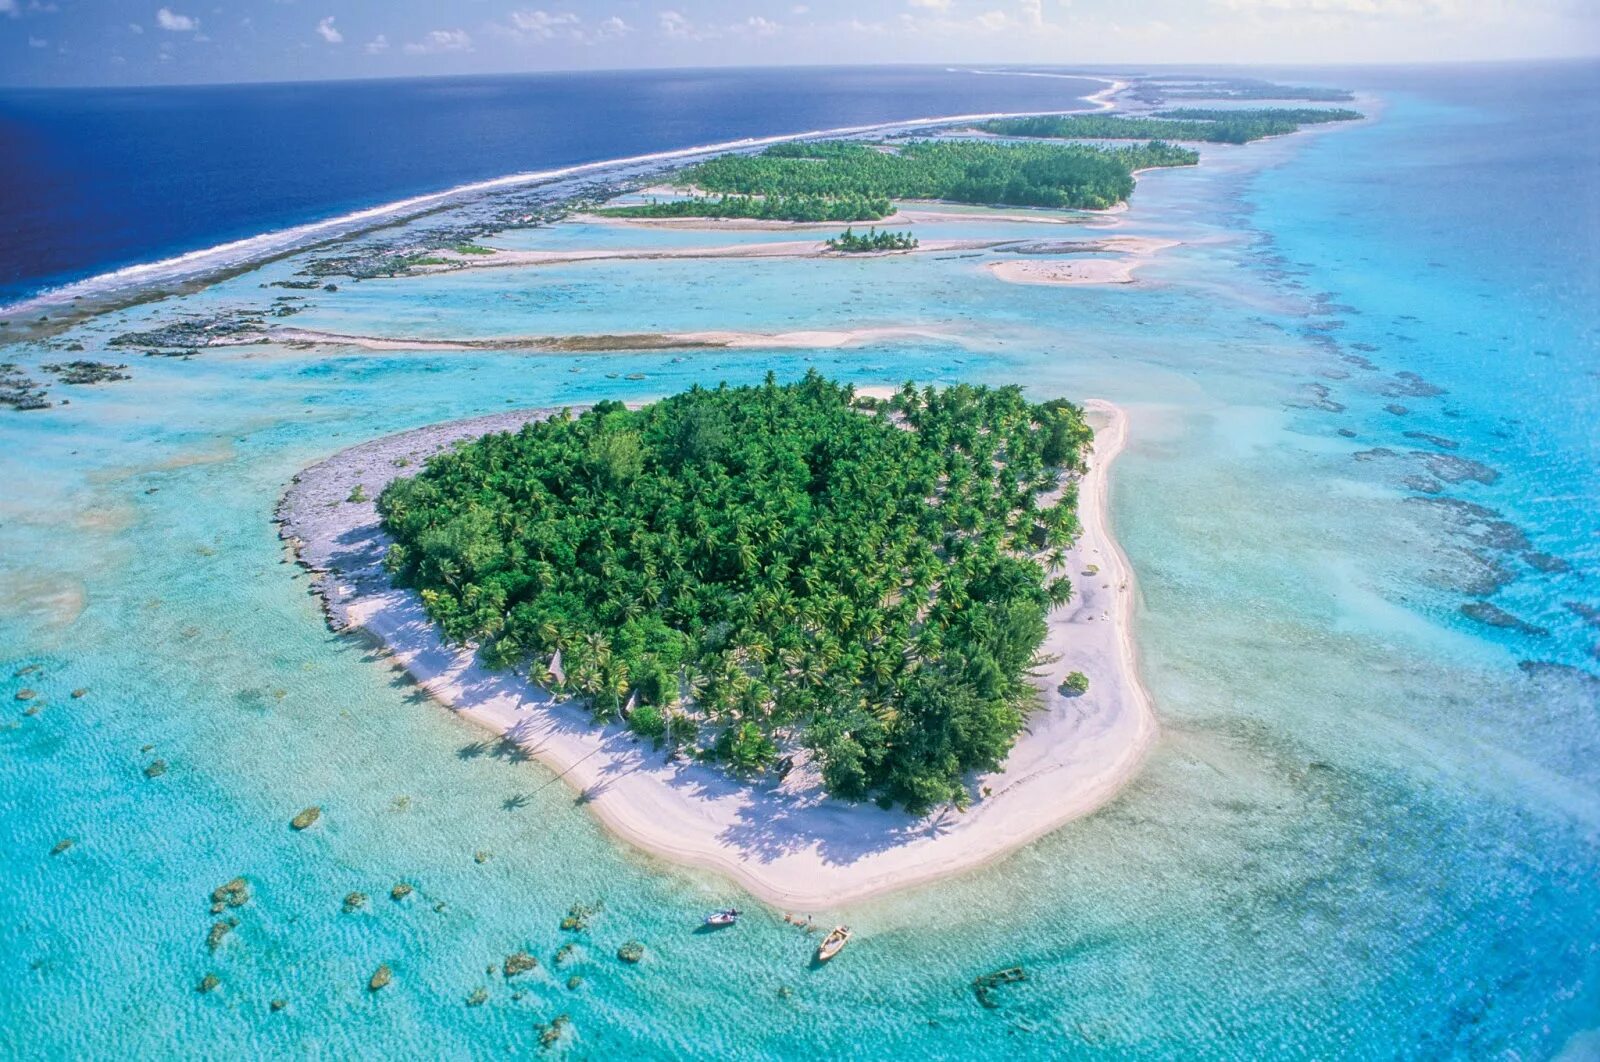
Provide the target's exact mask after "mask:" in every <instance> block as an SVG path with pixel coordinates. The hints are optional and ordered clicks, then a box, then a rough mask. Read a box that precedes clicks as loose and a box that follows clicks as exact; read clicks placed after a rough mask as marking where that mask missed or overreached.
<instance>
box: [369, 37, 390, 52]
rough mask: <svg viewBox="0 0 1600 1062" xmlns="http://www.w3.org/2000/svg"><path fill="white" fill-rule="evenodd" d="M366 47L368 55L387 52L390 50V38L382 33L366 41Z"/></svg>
mask: <svg viewBox="0 0 1600 1062" xmlns="http://www.w3.org/2000/svg"><path fill="white" fill-rule="evenodd" d="M366 49H367V54H368V55H377V54H378V53H380V52H386V51H388V50H389V38H388V37H385V36H384V35H383V34H381V33H380V34H378V35H377V36H376V37H374V38H372V39H371V40H370V41H368V42H367V43H366Z"/></svg>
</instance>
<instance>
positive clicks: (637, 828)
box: [279, 401, 1156, 912]
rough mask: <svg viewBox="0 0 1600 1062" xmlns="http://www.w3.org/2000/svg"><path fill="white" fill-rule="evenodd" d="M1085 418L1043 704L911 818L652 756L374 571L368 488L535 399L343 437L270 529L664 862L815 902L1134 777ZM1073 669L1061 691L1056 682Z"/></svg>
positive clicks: (356, 624) (1120, 651)
mask: <svg viewBox="0 0 1600 1062" xmlns="http://www.w3.org/2000/svg"><path fill="white" fill-rule="evenodd" d="M1088 409H1089V413H1090V418H1091V423H1092V424H1093V425H1094V427H1095V430H1096V437H1095V444H1094V451H1093V454H1092V456H1091V459H1090V462H1089V466H1090V470H1089V472H1088V474H1087V475H1086V476H1085V477H1084V480H1083V482H1082V484H1081V485H1080V493H1079V497H1080V518H1081V521H1082V524H1083V529H1084V530H1083V534H1082V536H1081V538H1080V540H1079V542H1078V543H1077V545H1076V546H1075V547H1074V549H1073V550H1072V551H1071V553H1070V556H1069V559H1068V567H1067V570H1068V571H1069V572H1070V573H1072V576H1073V580H1074V583H1075V590H1076V593H1075V596H1074V599H1073V601H1072V602H1071V603H1070V604H1068V605H1066V606H1064V607H1062V608H1060V609H1058V610H1056V611H1055V612H1054V613H1053V614H1052V616H1051V619H1050V625H1049V632H1048V635H1047V638H1046V642H1045V644H1044V646H1043V647H1042V650H1041V652H1043V653H1045V654H1049V655H1052V656H1055V657H1057V658H1058V659H1056V660H1055V661H1054V662H1053V663H1051V664H1050V666H1049V667H1048V668H1047V669H1046V670H1047V675H1046V677H1044V678H1041V680H1040V683H1041V691H1042V707H1041V709H1040V710H1039V711H1038V712H1037V713H1036V714H1035V715H1033V716H1032V717H1031V718H1030V720H1029V723H1028V725H1027V727H1026V729H1025V730H1024V732H1023V733H1022V734H1021V735H1019V737H1018V740H1017V743H1016V745H1015V747H1014V748H1013V749H1012V751H1011V753H1010V755H1009V756H1008V757H1007V759H1006V761H1005V763H1004V764H1003V766H1002V769H1001V770H999V771H996V772H994V773H992V774H989V775H987V776H984V777H981V778H979V779H978V784H979V785H980V786H981V787H982V789H983V791H984V792H985V795H984V796H983V797H982V799H980V800H978V801H977V802H976V803H975V804H974V805H973V806H972V807H971V808H970V809H969V810H967V811H966V812H957V811H955V810H953V809H943V810H940V811H937V812H935V813H933V814H931V815H928V816H926V817H923V818H913V817H911V816H909V815H907V814H905V813H903V812H901V811H898V810H894V811H884V810H881V809H879V808H878V807H876V806H875V805H871V804H863V805H852V804H846V803H843V802H840V801H836V800H832V799H829V798H827V797H825V796H824V795H823V794H822V792H821V790H820V787H819V785H818V784H817V779H816V776H815V773H814V772H813V771H809V770H806V769H804V768H803V767H802V768H797V769H796V770H794V771H792V772H790V774H789V776H788V778H787V780H786V781H785V782H784V783H782V784H777V783H770V782H767V783H759V784H747V783H743V782H739V781H736V780H734V779H732V778H730V777H729V776H727V775H726V774H724V773H723V772H721V771H720V770H718V769H715V768H712V767H707V766H702V765H697V764H693V763H689V762H677V763H668V762H666V761H665V759H664V757H663V756H662V755H661V754H659V753H656V752H653V751H652V750H651V748H650V746H649V745H647V744H641V743H639V742H638V741H637V740H636V739H635V738H634V737H633V736H632V735H631V734H629V733H628V732H627V731H626V730H624V729H622V728H620V727H618V726H610V727H606V728H604V729H601V728H598V727H596V726H595V725H594V724H593V721H592V719H591V717H590V716H589V714H588V712H587V711H585V710H584V709H583V708H582V707H581V706H579V705H576V704H572V703H557V702H554V701H552V699H551V697H550V696H549V695H548V694H546V693H545V692H544V691H542V690H540V689H539V688H537V687H535V686H533V685H531V684H529V683H528V682H526V681H524V680H523V679H522V678H520V677H519V676H517V675H515V674H512V673H507V672H491V671H488V670H486V669H484V668H482V667H480V666H479V665H478V664H477V663H476V662H475V660H474V658H473V654H472V653H471V652H470V651H469V650H467V649H463V648H458V647H455V646H450V645H447V644H445V643H444V642H443V641H442V640H441V638H440V636H439V634H438V632H437V630H436V628H435V626H434V624H433V623H432V622H431V621H430V620H429V619H428V617H427V616H426V614H425V613H424V612H423V609H422V606H421V603H420V601H419V600H418V598H417V597H416V595H415V594H413V593H412V592H410V591H407V590H400V589H395V588H393V587H391V586H390V585H389V580H388V578H387V576H386V575H385V574H384V572H383V570H382V564H381V562H382V557H383V553H384V549H385V548H386V545H387V541H386V538H385V536H384V535H383V533H382V531H381V529H380V528H379V525H378V517H377V513H376V510H375V508H374V506H373V504H372V502H370V501H363V502H350V501H347V500H346V499H347V498H348V497H349V496H350V494H351V492H352V490H353V488H354V487H355V486H356V485H357V484H360V485H361V486H362V487H363V488H364V490H365V492H366V494H367V495H368V496H369V497H375V496H376V495H377V494H378V493H379V491H380V490H381V489H382V488H383V486H384V485H385V484H386V483H388V482H389V481H390V480H391V479H393V478H394V477H395V476H396V475H397V474H403V470H402V469H401V468H400V467H397V465H396V463H395V462H396V461H397V460H398V459H401V458H405V459H407V461H408V462H409V463H408V464H407V465H406V466H405V467H406V468H407V469H409V470H410V471H411V472H415V471H416V470H417V469H418V467H419V466H420V464H421V461H422V459H424V458H426V457H427V456H428V455H429V454H432V453H436V452H438V451H439V450H441V449H443V448H445V447H447V446H449V445H451V444H452V443H454V442H456V441H458V440H462V439H468V438H474V437H476V436H478V435H481V434H483V433H485V432H489V431H499V430H514V429H515V428H517V427H519V426H520V425H522V424H523V423H526V422H527V421H529V420H531V419H534V418H536V417H539V416H541V415H548V413H549V412H550V411H548V410H545V411H537V410H535V411H521V412H515V413H505V414H496V415H493V416H489V417H481V418H476V419H473V420H467V421H457V422H454V423H450V424H443V425H436V426H433V427H428V428H422V429H418V430H416V431H412V432H406V433H403V434H400V435H395V436H390V437H387V438H383V439H377V440H374V441H372V442H368V443H364V444H361V445H359V446H355V447H352V448H350V449H348V450H344V451H342V452H340V453H338V454H335V455H334V456H333V457H331V458H329V459H328V460H326V461H323V462H321V463H320V464H316V465H313V466H311V467H309V468H307V469H305V470H304V471H302V472H301V473H300V474H299V475H298V476H296V477H295V482H294V484H293V486H292V487H291V488H290V489H289V491H288V492H287V493H286V495H285V496H284V499H283V502H282V504H281V506H280V509H279V518H280V521H281V523H282V534H283V536H284V537H285V538H286V539H287V540H288V541H290V542H291V544H292V545H293V547H294V549H295V551H296V553H297V555H298V557H299V559H300V560H301V562H302V563H303V564H305V565H306V566H307V567H309V568H310V569H311V570H312V571H313V572H315V573H316V582H317V586H318V588H319V590H320V592H321V593H322V595H323V598H324V602H325V605H326V609H327V613H328V618H329V622H330V623H331V624H332V625H333V626H335V627H336V628H340V629H343V628H360V629H362V630H365V631H366V632H368V633H369V634H371V635H372V636H374V637H375V638H377V639H378V640H380V641H381V642H382V643H383V644H384V645H385V646H386V647H387V649H388V651H389V652H390V653H391V654H392V657H393V659H394V661H395V662H396V663H397V664H398V665H400V666H402V667H404V668H405V669H406V670H408V671H409V672H410V673H411V675H412V676H414V677H415V679H416V680H417V681H418V682H419V683H420V684H421V685H422V686H423V687H424V688H425V689H427V690H428V692H429V693H431V694H432V695H433V696H434V697H435V698H437V699H438V700H439V701H440V702H441V703H443V704H444V705H446V706H448V707H449V708H451V709H452V710H454V711H455V712H457V713H459V714H460V715H461V716H462V717H463V718H465V719H468V720H471V721H472V722H474V723H477V724H479V725H481V726H483V727H485V728H487V729H488V730H490V731H492V732H494V733H497V734H500V735H503V736H504V737H505V738H506V739H507V740H510V741H514V742H516V743H517V744H519V745H521V746H522V747H523V748H525V749H526V750H527V751H528V752H529V753H530V754H531V755H532V756H535V757H537V758H538V759H539V760H540V761H541V762H542V763H543V764H544V765H545V766H546V767H548V768H549V769H550V770H551V771H553V772H555V773H556V774H557V775H558V776H560V777H561V779H562V780H563V781H564V782H566V783H567V784H568V785H569V786H570V787H571V788H572V789H573V791H574V793H575V794H576V795H577V798H578V799H579V800H581V802H582V803H583V805H584V806H585V807H587V808H588V809H589V810H590V811H592V812H593V813H594V815H595V816H596V817H597V818H598V819H599V821H600V822H601V823H603V824H604V825H605V826H606V827H607V828H608V829H609V830H610V831H611V832H612V833H613V834H615V835H616V836H617V837H619V838H621V839H623V840H625V841H627V842H628V843H630V844H632V845H635V846H637V847H638V848H639V849H641V850H643V851H645V852H648V853H650V854H652V855H655V856H658V857H660V858H662V859H665V860H667V861H670V862H673V863H679V864H686V865H690V866H694V867H699V868H704V869H707V870H711V871H715V872H717V873H720V874H723V875H726V876H727V877H729V878H731V879H732V880H733V881H735V882H737V883H738V884H739V885H741V886H742V887H744V888H745V889H747V890H748V891H749V892H751V893H752V894H753V895H755V896H756V897H758V898H760V899H762V900H764V901H766V902H768V903H770V904H772V905H774V906H777V907H781V908H785V909H787V910H791V911H812V912H815V911H822V910H826V909H831V908H836V907H838V906H840V905H843V904H848V903H852V902H855V901H859V900H862V899H864V898H866V897H869V896H873V895H876V894H879V893H884V892H889V891H893V890H897V889H903V888H906V887H909V886H912V885H916V884H919V883H923V882H927V881H931V880H933V879H936V878H940V877H944V876H947V875H950V874H955V873H958V872H961V871H964V870H970V869H972V868H974V867H977V866H979V865H982V864H984V863H987V862H990V861H992V860H995V859H998V858H1000V857H1002V856H1004V855H1006V854H1007V853H1009V852H1011V851H1014V850H1015V849H1017V848H1019V847H1021V846H1023V845H1026V844H1028V843H1029V842H1031V841H1034V840H1036V839H1038V838H1040V837H1042V836H1044V835H1045V834H1047V833H1049V832H1050V831H1052V830H1054V829H1056V828H1057V827H1059V826H1061V825H1062V824H1063V823H1066V822H1068V821H1070V820H1072V819H1074V818H1078V817H1080V816H1083V815H1087V814H1089V813H1090V812H1092V811H1094V810H1095V809H1096V808H1098V807H1100V806H1101V805H1102V804H1104V803H1105V802H1106V801H1108V800H1110V799H1111V798H1112V797H1113V796H1114V795H1115V794H1116V792H1117V791H1118V790H1119V789H1120V788H1121V787H1122V786H1123V785H1124V784H1126V783H1127V782H1128V780H1129V779H1131V778H1132V777H1133V775H1134V774H1135V772H1136V771H1137V769H1138V767H1139V764H1140V762H1141V760H1142V759H1143V756H1144V754H1145V752H1146V750H1147V749H1148V747H1149V746H1150V744H1151V742H1152V740H1153V738H1154V736H1155V734H1156V722H1155V716H1154V714H1153V711H1152V708H1151V702H1150V697H1149V694H1148V692H1147V691H1146V690H1145V688H1144V686H1143V684H1142V682H1141V681H1140V679H1139V674H1138V668H1137V652H1136V649H1135V646H1134V642H1133V638H1132V634H1131V631H1130V629H1129V623H1130V619H1131V612H1132V609H1133V607H1134V600H1135V595H1136V591H1135V585H1134V580H1133V573H1132V571H1131V569H1130V567H1129V565H1128V562H1127V559H1126V558H1125V557H1124V555H1123V553H1122V551H1121V549H1120V548H1119V547H1118V546H1117V543H1116V541H1115V540H1114V539H1113V538H1112V536H1111V529H1110V526H1109V516H1108V512H1107V508H1108V492H1109V489H1108V479H1109V472H1110V468H1111V465H1112V463H1113V461H1114V460H1115V459H1116V457H1117V454H1118V453H1119V452H1120V451H1121V450H1122V447H1123V444H1124V442H1125V440H1126V435H1127V417H1126V415H1125V414H1124V413H1123V412H1122V411H1121V410H1120V409H1118V408H1117V407H1115V406H1112V405H1111V404H1109V403H1105V402H1098V401H1096V402H1090V403H1088ZM1073 670H1078V671H1083V672H1084V673H1085V674H1087V675H1088V676H1089V679H1090V688H1089V690H1088V692H1087V693H1085V694H1083V695H1082V696H1079V697H1074V698H1069V697H1064V696H1062V695H1061V694H1060V693H1059V692H1058V691H1057V689H1056V684H1057V683H1058V682H1059V680H1060V678H1061V677H1062V676H1063V675H1065V674H1066V673H1067V672H1068V671H1073Z"/></svg>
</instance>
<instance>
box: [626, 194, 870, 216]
mask: <svg viewBox="0 0 1600 1062" xmlns="http://www.w3.org/2000/svg"><path fill="white" fill-rule="evenodd" d="M893 209H894V207H893V206H892V205H891V204H890V202H889V200H888V199H887V198H885V197H883V196H865V195H841V196H825V195H774V196H752V195H721V196H715V197H713V196H703V195H697V196H691V197H689V198H687V199H666V200H651V201H650V202H648V203H639V204H635V205H632V206H617V207H605V208H603V209H601V210H598V211H596V213H598V214H602V215H606V216H609V217H616V218H760V219H762V220H764V221H877V220H878V219H879V218H883V217H887V216H888V215H889V213H890V212H891V211H892V210H893Z"/></svg>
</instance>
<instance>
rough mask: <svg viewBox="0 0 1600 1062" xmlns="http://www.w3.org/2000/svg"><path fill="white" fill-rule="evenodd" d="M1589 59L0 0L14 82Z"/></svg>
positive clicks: (235, 5) (765, 9)
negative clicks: (862, 66)
mask: <svg viewBox="0 0 1600 1062" xmlns="http://www.w3.org/2000/svg"><path fill="white" fill-rule="evenodd" d="M541 4H542V5H543V6H539V5H541ZM1597 54H1600V0H798V2H796V0H743V2H740V0H573V2H570V3H563V2H561V0H538V4H530V3H518V2H516V0H454V2H449V3H443V2H434V0H220V2H219V0H165V2H162V0H0V84H5V85H14V86H16V85H23V86H28V85H36V86H47V85H107V84H111V85H114V84H165V83H192V82H230V81H295V80H308V79H331V78H355V77H397V76H425V75H442V74H471V73H505V72H524V71H541V70H590V69H621V68H637V67H682V66H728V65H740V66H743V65H749V66H760V65H770V64H832V63H887V62H894V63H901V62H935V63H947V62H984V63H1032V64H1045V63H1049V64H1057V65H1074V64H1155V63H1252V62H1264V63H1328V64H1333V63H1368V62H1415V61H1452V60H1484V59H1490V60H1492V59H1528V58H1546V57H1570V56H1594V55H1597Z"/></svg>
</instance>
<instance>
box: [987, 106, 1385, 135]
mask: <svg viewBox="0 0 1600 1062" xmlns="http://www.w3.org/2000/svg"><path fill="white" fill-rule="evenodd" d="M1360 117H1362V116H1361V114H1360V113H1358V112H1356V111H1349V110H1330V109H1316V108H1309V107H1296V108H1284V109H1281V110H1277V109H1271V108H1269V109H1264V110H1239V111H1226V110H1198V109H1177V110H1170V111H1162V112H1160V113H1158V114H1157V115H1156V116H1154V117H1149V118H1119V117H1113V116H1110V115H1103V114H1051V115H1036V116H1033V117H1028V118H1000V119H996V120H995V121H992V122H984V123H983V124H982V125H980V126H979V127H978V128H980V129H982V130H984V131H985V132H988V133H995V134H998V135H1000V136H1023V137H1052V138H1056V139H1080V140H1147V139H1158V140H1201V141H1206V142H1208V143H1217V144H1247V143H1249V142H1250V141H1252V140H1260V139H1262V138H1263V137H1269V136H1281V135H1282V134H1284V133H1292V132H1294V131H1295V130H1297V129H1299V128H1300V126H1302V125H1309V124H1314V123H1318V122H1343V121H1351V120H1353V119H1356V118H1360Z"/></svg>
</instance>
